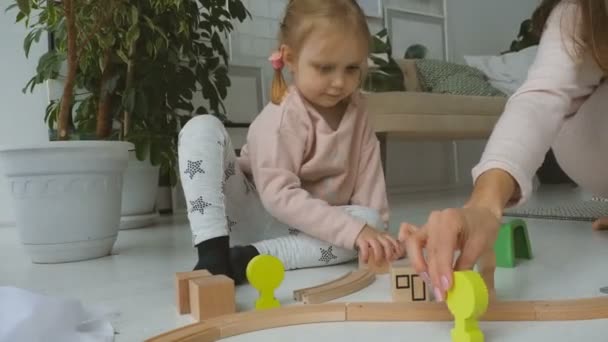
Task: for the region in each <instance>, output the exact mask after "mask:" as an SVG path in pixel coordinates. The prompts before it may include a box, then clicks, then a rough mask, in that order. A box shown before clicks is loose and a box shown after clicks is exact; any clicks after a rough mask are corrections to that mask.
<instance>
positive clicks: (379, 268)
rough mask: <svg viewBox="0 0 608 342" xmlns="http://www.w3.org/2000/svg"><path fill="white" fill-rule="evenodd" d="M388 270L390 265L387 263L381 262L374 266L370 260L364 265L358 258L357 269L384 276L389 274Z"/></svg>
mask: <svg viewBox="0 0 608 342" xmlns="http://www.w3.org/2000/svg"><path fill="white" fill-rule="evenodd" d="M390 268H391V265H390V263H388V262H383V263H381V264H380V265H376V263H375V262H374V260H373V259H370V260H369V262H367V263H365V262H363V260H362V259H361V257H359V269H362V270H368V271H370V272H373V273H375V274H386V273H388V272H389V270H390Z"/></svg>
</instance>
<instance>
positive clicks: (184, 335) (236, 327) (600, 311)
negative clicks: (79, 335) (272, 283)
mask: <svg viewBox="0 0 608 342" xmlns="http://www.w3.org/2000/svg"><path fill="white" fill-rule="evenodd" d="M593 319H608V296H604V297H596V298H585V299H571V300H546V301H506V302H496V303H493V304H490V306H489V307H488V310H487V311H486V313H485V314H484V315H483V316H482V317H481V319H480V320H481V321H572V320H593ZM451 320H453V317H452V315H451V314H450V312H449V311H448V309H447V307H446V305H445V303H437V302H416V303H392V302H386V303H377V302H369V303H327V304H310V305H291V306H286V307H281V308H276V309H270V310H264V311H247V312H242V313H237V314H232V315H226V316H221V317H217V318H214V319H210V320H207V321H204V322H202V323H196V324H192V325H188V326H185V327H182V328H178V329H176V330H173V331H170V332H167V333H165V334H162V335H159V336H156V337H153V338H150V339H148V340H147V341H148V342H169V341H171V342H215V341H218V340H221V339H223V338H227V337H231V336H236V335H241V334H245V333H249V332H253V331H258V330H265V329H272V328H279V327H284V326H290V325H299V324H311V323H324V322H345V321H393V322H395V321H399V322H406V321H410V322H416V321H425V322H431V321H451Z"/></svg>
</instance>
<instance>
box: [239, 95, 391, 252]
mask: <svg viewBox="0 0 608 342" xmlns="http://www.w3.org/2000/svg"><path fill="white" fill-rule="evenodd" d="M239 165H240V166H241V168H242V170H243V171H244V172H245V173H246V174H249V175H253V180H254V182H255V185H256V187H257V189H258V192H259V194H260V197H261V200H262V203H263V205H264V207H265V208H266V210H268V212H269V213H270V214H272V215H273V216H274V217H275V218H277V219H278V220H279V221H281V222H283V223H285V224H287V225H289V226H291V227H294V228H296V229H298V230H301V231H302V232H304V233H306V234H309V235H311V236H313V237H316V238H318V239H321V240H324V241H328V242H330V243H332V244H334V245H336V246H339V247H343V248H349V249H353V248H354V244H355V240H356V238H357V236H358V234H359V232H360V231H361V229H362V228H363V227H364V226H365V222H364V221H362V220H361V219H358V218H354V217H352V216H351V215H349V214H347V213H346V212H345V211H344V210H343V209H342V208H339V207H337V206H343V205H360V206H365V207H369V208H373V209H376V210H378V212H379V213H380V214H381V216H382V218H383V220H384V222H385V224H388V216H389V209H388V201H387V195H386V185H385V181H384V175H383V172H382V164H381V160H380V145H379V142H378V140H377V139H376V136H375V134H374V130H373V129H372V128H371V126H370V123H369V121H368V116H367V112H366V109H365V104H364V102H363V98H362V96H361V95H360V94H359V93H358V92H356V93H355V94H354V95H353V96H352V100H351V102H350V105H349V107H348V108H347V110H346V112H345V114H344V117H343V118H342V121H341V122H340V125H339V127H338V128H337V130H335V131H334V130H333V129H332V128H331V127H330V126H329V125H328V124H327V123H326V121H325V120H324V119H323V118H322V117H321V115H320V114H319V113H318V112H317V111H316V110H315V109H313V107H312V106H311V105H310V104H309V103H308V102H306V100H305V99H304V98H303V97H302V96H301V95H300V93H299V92H298V91H297V90H296V89H295V88H294V87H291V88H290V90H289V93H288V94H287V96H286V97H285V99H284V100H283V102H282V103H281V104H280V105H278V106H277V105H274V104H272V103H270V104H268V105H267V106H266V107H265V108H264V110H263V111H262V112H261V113H260V114H259V115H258V116H257V117H256V119H255V120H254V122H253V123H252V124H251V127H250V128H249V132H248V135H247V143H246V145H245V146H244V147H243V148H242V151H241V157H240V158H239ZM375 228H378V229H381V230H383V229H384V228H385V227H375Z"/></svg>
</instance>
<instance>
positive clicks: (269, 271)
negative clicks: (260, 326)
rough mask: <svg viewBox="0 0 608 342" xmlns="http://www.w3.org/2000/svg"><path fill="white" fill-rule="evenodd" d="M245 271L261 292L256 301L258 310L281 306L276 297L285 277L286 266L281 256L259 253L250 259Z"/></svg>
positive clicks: (252, 284)
mask: <svg viewBox="0 0 608 342" xmlns="http://www.w3.org/2000/svg"><path fill="white" fill-rule="evenodd" d="M245 273H246V275H247V280H249V283H250V284H251V286H253V287H254V288H255V289H256V290H258V293H259V294H260V297H259V298H258V299H257V300H256V301H255V308H256V310H263V309H272V308H277V307H280V306H281V303H280V302H279V301H278V300H277V299H276V298H275V297H274V291H275V290H276V289H277V288H278V287H279V286H280V285H281V283H282V282H283V279H284V278H285V266H283V263H282V262H281V260H279V258H277V257H274V256H272V255H264V254H262V255H258V256H256V257H254V258H253V259H251V261H249V264H247V269H246V270H245Z"/></svg>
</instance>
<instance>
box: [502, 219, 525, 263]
mask: <svg viewBox="0 0 608 342" xmlns="http://www.w3.org/2000/svg"><path fill="white" fill-rule="evenodd" d="M494 252H495V253H496V266H497V267H507V268H513V267H515V259H532V249H531V247H530V239H529V238H528V228H527V226H526V223H525V222H524V221H523V220H520V219H515V220H512V221H509V222H507V223H503V224H502V225H501V227H500V231H499V232H498V238H497V239H496V243H495V244H494Z"/></svg>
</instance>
